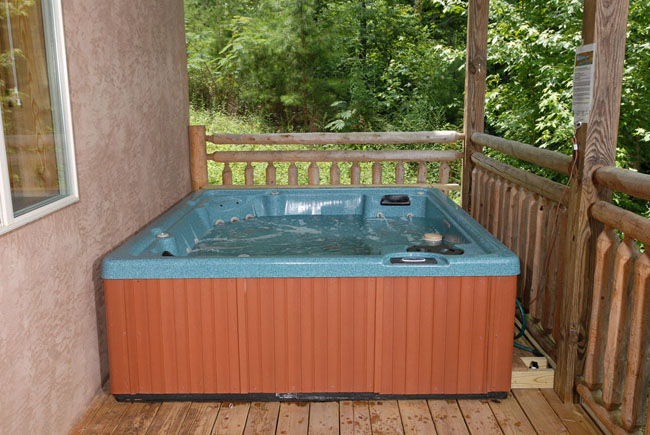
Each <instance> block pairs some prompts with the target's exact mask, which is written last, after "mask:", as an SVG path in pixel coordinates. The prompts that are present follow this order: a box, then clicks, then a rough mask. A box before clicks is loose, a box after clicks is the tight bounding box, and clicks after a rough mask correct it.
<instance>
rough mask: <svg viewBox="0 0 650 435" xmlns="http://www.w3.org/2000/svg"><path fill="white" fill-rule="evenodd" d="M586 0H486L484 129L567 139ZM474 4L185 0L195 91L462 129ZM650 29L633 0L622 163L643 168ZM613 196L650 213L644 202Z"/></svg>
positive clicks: (266, 114)
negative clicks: (466, 53)
mask: <svg viewBox="0 0 650 435" xmlns="http://www.w3.org/2000/svg"><path fill="white" fill-rule="evenodd" d="M582 3H583V2H582V0H526V1H522V0H491V2H490V27H489V51H488V57H489V59H488V89H487V105H486V131H487V132H489V133H493V134H496V135H499V136H503V137H507V138H509V139H515V140H519V141H522V142H526V143H530V144H534V145H536V146H539V147H542V148H547V149H551V150H557V151H560V152H564V153H570V152H571V141H570V138H571V136H572V134H573V126H572V113H571V95H572V72H573V70H572V65H573V58H574V53H575V48H576V47H577V46H578V45H580V43H581V40H580V29H581V22H582ZM466 7H467V1H466V0H410V1H407V0H328V1H324V0H242V1H237V2H234V1H215V0H185V11H186V28H187V45H188V69H189V77H190V80H189V83H190V98H191V102H192V105H193V107H195V108H202V109H207V110H210V111H216V112H217V113H222V114H223V113H226V114H229V115H237V116H238V117H242V116H243V117H244V118H246V119H249V118H250V116H251V115H250V114H254V118H255V119H257V120H261V121H260V122H262V124H261V125H263V128H264V129H265V130H270V131H312V130H320V131H322V130H330V131H370V130H374V131H390V130H393V131H407V130H432V129H445V128H450V129H459V130H460V129H462V122H463V119H462V118H463V85H464V51H465V38H466V20H467V15H466ZM649 40H650V3H648V2H647V1H646V0H630V13H629V25H628V40H627V48H626V50H627V52H626V64H625V74H624V83H623V94H622V105H621V118H620V129H619V141H618V150H617V165H618V166H621V167H626V168H632V169H634V170H638V171H641V172H645V173H650V111H648V110H647V108H648V107H650V89H649V87H650V83H649V81H650V43H648V41H649ZM400 147H401V146H400ZM407 147H410V148H412V147H413V146H412V145H411V146H409V145H405V146H404V148H407ZM438 147H440V146H438ZM446 147H452V148H457V145H450V146H446ZM348 148H352V147H351V146H349V147H348ZM364 148H372V146H364ZM398 148H399V147H398ZM501 158H503V157H501ZM510 163H512V164H515V165H518V166H521V167H524V168H526V169H529V170H532V171H534V172H537V173H538V174H540V175H543V176H546V177H549V178H552V179H554V180H557V181H566V177H564V178H563V177H561V176H559V175H558V174H554V173H552V172H551V171H546V170H543V169H540V168H535V167H533V166H532V165H526V164H523V163H521V162H517V161H514V160H512V161H510ZM412 169H413V168H408V170H409V171H412ZM458 169H459V168H454V169H452V174H454V175H455V176H457V175H458V174H459V171H458ZM343 172H344V171H343V169H342V173H343ZM431 172H432V174H433V173H435V168H432V171H431ZM278 173H280V171H278ZM321 173H323V171H322V172H321ZM614 200H615V202H616V203H618V204H620V205H621V206H623V207H625V208H628V209H630V210H634V211H636V212H638V213H641V214H644V215H645V216H649V217H650V204H648V202H644V201H640V200H635V199H631V198H629V197H627V196H625V195H616V196H615V198H614Z"/></svg>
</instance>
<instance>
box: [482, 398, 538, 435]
mask: <svg viewBox="0 0 650 435" xmlns="http://www.w3.org/2000/svg"><path fill="white" fill-rule="evenodd" d="M490 408H491V409H492V413H493V414H494V417H495V418H496V419H497V422H499V427H500V428H501V430H502V431H503V433H504V434H505V435H514V434H522V435H535V434H536V432H535V429H533V425H532V424H530V421H528V418H527V417H526V414H525V413H524V411H523V410H522V409H521V407H520V406H519V402H517V399H515V398H514V396H513V395H512V393H509V394H508V397H507V398H506V399H503V400H492V401H490Z"/></svg>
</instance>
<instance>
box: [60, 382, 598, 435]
mask: <svg viewBox="0 0 650 435" xmlns="http://www.w3.org/2000/svg"><path fill="white" fill-rule="evenodd" d="M232 405H233V406H232V407H231V406H230V402H225V403H223V404H221V403H214V402H193V403H189V402H167V403H162V404H161V403H119V402H117V401H115V399H114V398H113V397H112V396H110V395H109V394H108V393H107V392H102V393H101V394H100V395H99V396H98V397H97V398H96V399H95V400H94V401H93V402H92V403H91V405H90V406H89V408H88V411H87V413H86V414H85V415H84V416H82V417H81V418H80V419H79V422H78V423H77V424H76V425H75V426H74V427H73V429H72V430H71V432H70V433H73V434H100V433H101V434H110V433H115V434H117V433H119V434H124V433H134V434H135V433H139V434H144V433H146V434H147V435H150V434H152V435H155V434H178V433H183V434H210V433H214V434H220V435H221V434H239V435H241V434H246V435H252V434H263V435H266V434H269V435H272V434H281V435H288V434H291V435H293V434H298V435H300V434H304V435H307V434H314V435H315V434H338V433H340V434H342V435H380V434H391V435H393V434H405V435H409V434H419V433H423V434H424V433H426V434H436V433H437V434H439V435H442V434H490V433H504V434H506V435H509V434H534V433H539V434H559V433H570V434H598V433H601V432H600V431H599V429H598V427H597V426H596V425H595V424H594V423H593V421H591V419H590V417H589V416H588V415H587V414H586V413H585V412H584V411H583V410H582V408H580V406H579V405H574V404H564V403H562V402H561V401H560V400H559V398H558V397H557V396H556V395H555V393H554V392H553V391H552V390H539V389H521V390H514V391H513V392H512V393H510V394H509V395H508V397H507V398H506V399H504V400H491V401H485V400H427V401H425V400H399V401H396V400H385V401H370V402H367V401H355V402H352V401H342V402H311V403H308V402H300V403H295V402H282V403H279V402H253V403H248V402H246V403H233V404H232Z"/></svg>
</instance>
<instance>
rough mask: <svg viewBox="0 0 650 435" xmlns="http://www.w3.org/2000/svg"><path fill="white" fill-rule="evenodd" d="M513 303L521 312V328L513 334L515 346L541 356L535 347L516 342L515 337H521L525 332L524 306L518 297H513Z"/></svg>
mask: <svg viewBox="0 0 650 435" xmlns="http://www.w3.org/2000/svg"><path fill="white" fill-rule="evenodd" d="M515 303H516V304H517V309H518V310H519V313H520V314H521V329H520V330H519V332H517V333H516V334H515V343H514V345H515V347H516V348H517V349H521V350H525V351H526V352H530V353H532V354H533V355H535V356H542V354H541V353H540V352H539V351H537V349H533V348H532V347H528V346H524V345H523V344H520V343H517V341H516V340H517V339H518V338H521V337H523V336H524V333H525V332H526V312H525V311H524V306H523V305H522V304H521V302H520V301H519V299H515Z"/></svg>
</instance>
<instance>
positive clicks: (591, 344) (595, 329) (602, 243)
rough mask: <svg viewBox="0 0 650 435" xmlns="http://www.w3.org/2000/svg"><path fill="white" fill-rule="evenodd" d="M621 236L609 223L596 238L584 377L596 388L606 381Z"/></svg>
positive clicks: (586, 381) (590, 386)
mask: <svg viewBox="0 0 650 435" xmlns="http://www.w3.org/2000/svg"><path fill="white" fill-rule="evenodd" d="M618 243H619V240H618V236H617V235H616V233H615V232H614V230H612V229H611V228H610V227H606V228H605V229H604V230H603V231H602V232H601V233H600V235H599V236H598V240H597V242H596V250H597V252H596V272H595V274H594V289H593V299H592V303H591V316H590V320H589V341H588V342H587V355H586V357H585V369H584V378H585V383H586V384H587V385H588V386H589V388H590V389H592V390H595V389H596V388H598V387H599V386H600V385H601V384H602V382H603V360H604V359H605V345H606V344H607V335H606V334H607V328H608V325H609V309H610V303H611V292H612V291H611V289H612V278H613V276H614V274H613V273H612V272H613V268H614V253H615V251H616V247H617V246H618Z"/></svg>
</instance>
